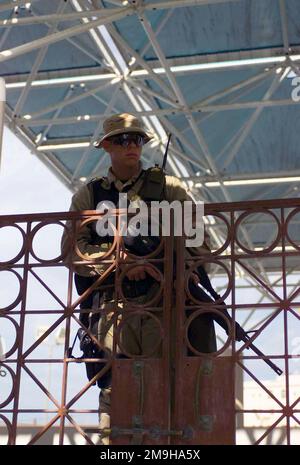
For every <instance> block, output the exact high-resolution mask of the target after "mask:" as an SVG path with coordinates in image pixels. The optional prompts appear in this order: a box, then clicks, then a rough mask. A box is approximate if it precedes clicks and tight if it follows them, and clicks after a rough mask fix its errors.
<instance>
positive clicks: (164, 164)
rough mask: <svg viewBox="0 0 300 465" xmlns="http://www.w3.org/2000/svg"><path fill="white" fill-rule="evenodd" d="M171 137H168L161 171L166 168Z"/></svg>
mask: <svg viewBox="0 0 300 465" xmlns="http://www.w3.org/2000/svg"><path fill="white" fill-rule="evenodd" d="M171 137H172V134H171V133H170V134H169V135H168V142H167V146H166V151H165V154H164V159H163V164H162V170H163V171H164V170H165V167H166V164H167V156H168V150H169V144H170V140H171Z"/></svg>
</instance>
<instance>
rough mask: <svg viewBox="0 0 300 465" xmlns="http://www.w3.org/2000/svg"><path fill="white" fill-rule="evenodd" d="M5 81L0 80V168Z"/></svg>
mask: <svg viewBox="0 0 300 465" xmlns="http://www.w3.org/2000/svg"><path fill="white" fill-rule="evenodd" d="M5 94H6V92H5V81H4V79H3V78H0V167H1V152H2V136H3V126H4V111H5V100H6V95H5Z"/></svg>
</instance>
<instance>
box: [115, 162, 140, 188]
mask: <svg viewBox="0 0 300 465" xmlns="http://www.w3.org/2000/svg"><path fill="white" fill-rule="evenodd" d="M142 171H143V164H142V162H141V161H139V170H138V172H137V173H136V174H135V175H134V176H132V177H131V178H130V179H128V180H127V181H125V182H123V181H121V180H120V179H118V178H117V176H116V175H115V174H114V173H113V172H112V168H111V167H110V168H109V170H108V172H107V177H106V181H107V185H108V188H110V186H111V184H112V183H114V184H115V186H116V188H117V189H118V191H120V192H121V191H122V190H123V189H124V188H125V187H126V186H130V185H132V184H134V183H135V181H136V180H137V178H138V177H139V176H140V174H141V172H142Z"/></svg>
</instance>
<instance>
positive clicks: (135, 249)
mask: <svg viewBox="0 0 300 465" xmlns="http://www.w3.org/2000/svg"><path fill="white" fill-rule="evenodd" d="M170 140H171V134H169V136H168V142H167V146H166V151H165V154H164V158H163V163H162V168H161V169H162V171H163V172H164V170H165V166H166V161H167V155H168V148H169V143H170ZM159 242H160V239H159V238H158V237H151V236H149V237H147V238H146V240H145V238H142V237H141V236H136V237H130V236H129V237H128V236H127V237H126V238H124V245H125V246H126V248H127V249H128V250H129V252H132V253H133V254H134V255H138V256H143V255H147V254H149V253H151V252H153V251H154V250H155V249H156V248H157V247H158V245H159ZM174 263H175V260H174ZM156 266H157V267H158V268H162V266H159V265H158V264H156ZM161 271H163V270H161ZM197 274H198V276H199V278H200V282H201V285H202V286H203V287H204V288H205V290H206V291H208V292H209V294H210V295H211V296H212V297H213V299H212V298H211V297H209V295H208V294H207V293H206V292H204V291H203V289H202V288H201V285H199V284H198V285H197V284H195V283H194V282H193V281H192V280H190V281H189V284H188V285H189V291H190V293H191V295H192V296H193V297H194V298H195V299H196V300H198V301H200V302H208V303H211V302H215V301H217V302H218V306H219V305H220V307H219V309H220V310H221V311H222V313H223V315H224V317H225V318H226V319H227V321H228V323H229V324H230V325H233V320H232V318H231V316H230V315H229V313H228V311H227V306H226V304H225V302H224V301H223V300H222V299H221V297H220V295H219V294H217V292H216V291H215V290H214V288H213V287H212V285H211V282H210V279H209V277H208V274H207V273H206V270H205V268H204V267H203V266H199V267H198V268H197ZM142 281H145V283H144V285H143V288H145V286H146V285H147V283H146V281H147V278H146V279H145V280H142ZM137 285H138V286H141V285H142V283H140V282H137ZM211 316H212V318H213V320H214V321H216V322H217V323H218V324H219V325H220V326H221V327H222V328H223V329H224V330H225V331H226V333H227V334H228V332H229V331H228V325H227V324H226V321H225V319H224V318H222V317H220V316H219V315H217V314H216V313H214V312H211ZM234 334H235V340H236V341H238V342H240V341H243V342H244V343H245V344H246V348H247V349H251V350H252V351H253V352H254V353H256V354H257V355H258V356H259V357H261V358H262V360H263V361H264V362H265V363H266V364H267V365H268V366H269V367H270V368H272V370H274V371H275V373H277V374H278V375H279V376H280V375H281V374H282V373H283V371H282V370H281V369H280V368H279V367H278V366H277V365H275V363H273V362H272V361H271V360H270V359H268V358H267V357H266V356H265V355H264V353H263V352H262V351H261V350H259V349H258V348H257V347H256V346H255V345H254V344H253V342H249V341H250V337H249V335H248V333H247V332H246V331H245V330H244V329H243V328H242V327H241V326H240V325H239V323H238V322H237V321H235V322H234Z"/></svg>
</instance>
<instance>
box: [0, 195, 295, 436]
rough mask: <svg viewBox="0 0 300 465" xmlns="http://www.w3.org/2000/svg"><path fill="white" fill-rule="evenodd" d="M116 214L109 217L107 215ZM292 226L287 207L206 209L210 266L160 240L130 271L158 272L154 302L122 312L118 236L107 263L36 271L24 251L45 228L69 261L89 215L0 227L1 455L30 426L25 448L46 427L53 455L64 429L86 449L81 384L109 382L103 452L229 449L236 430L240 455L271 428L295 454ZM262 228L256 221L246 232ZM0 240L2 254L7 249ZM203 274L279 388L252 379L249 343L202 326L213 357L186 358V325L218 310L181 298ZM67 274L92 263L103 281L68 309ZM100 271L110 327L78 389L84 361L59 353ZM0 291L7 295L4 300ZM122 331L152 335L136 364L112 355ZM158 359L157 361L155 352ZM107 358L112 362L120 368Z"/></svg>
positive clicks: (89, 413)
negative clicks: (110, 295)
mask: <svg viewBox="0 0 300 465" xmlns="http://www.w3.org/2000/svg"><path fill="white" fill-rule="evenodd" d="M119 213H120V212H118V211H115V215H117V216H118V214H119ZM298 214H300V200H298V199H288V200H274V201H260V202H241V203H231V204H221V205H220V204H211V205H206V207H205V215H206V219H207V221H206V223H207V228H208V230H209V232H210V235H211V237H212V239H213V247H212V254H211V255H209V256H199V257H197V256H193V257H192V258H187V257H186V256H185V254H184V239H183V238H174V237H169V238H167V239H163V240H162V242H161V245H160V247H159V248H158V249H157V250H156V251H155V252H154V253H152V254H150V255H149V256H147V257H141V258H139V257H132V264H131V265H130V266H136V263H138V262H140V261H141V260H142V262H143V263H145V260H146V262H147V263H148V264H149V265H150V266H152V267H156V269H157V266H158V264H161V265H162V266H161V267H160V268H159V273H160V283H159V286H158V289H157V292H156V294H155V295H154V296H153V297H152V298H151V299H150V300H149V301H148V302H147V301H146V302H143V303H138V302H132V300H130V299H127V298H126V296H125V295H124V289H123V284H122V283H123V281H124V278H125V276H126V271H124V267H122V264H123V261H122V250H123V245H122V239H121V237H120V236H119V234H118V231H116V235H115V240H114V243H113V244H112V246H111V248H110V250H109V251H107V253H106V255H105V256H104V257H102V258H101V259H99V258H98V259H93V260H89V261H88V262H87V261H86V260H84V257H81V259H78V260H77V261H76V262H75V263H74V262H73V261H72V260H71V258H68V257H67V256H65V257H62V256H61V255H60V253H58V254H57V256H56V257H54V258H52V257H51V258H49V257H48V258H41V257H40V256H38V253H37V251H36V250H35V243H41V242H43V243H44V241H42V240H41V239H40V242H39V241H38V236H39V235H40V234H41V233H42V231H43V228H46V227H52V228H53V227H57V228H62V229H65V228H67V230H68V234H69V247H70V249H69V250H71V249H72V250H75V247H76V234H77V232H76V231H78V229H77V228H78V227H82V222H90V223H91V222H94V221H97V219H98V218H99V214H97V215H96V214H95V212H88V211H87V212H82V213H81V214H79V213H73V212H72V213H48V214H31V215H10V216H2V217H0V227H1V234H3V233H4V232H5V230H6V229H5V228H8V229H7V231H10V234H11V233H12V231H16V232H17V234H19V237H20V245H19V249H18V250H17V251H16V253H15V254H14V256H13V257H9V258H5V260H2V261H1V262H0V280H1V274H2V275H3V272H5V273H6V274H5V279H2V284H1V288H2V291H3V292H2V294H3V296H4V300H5V304H4V305H3V304H2V303H1V304H0V305H1V310H0V317H1V320H0V323H1V328H2V329H0V334H1V335H2V336H3V337H4V339H5V340H7V342H6V344H5V346H6V348H5V353H4V354H2V358H1V373H3V376H2V375H1V378H0V383H1V384H2V386H3V389H1V390H0V391H1V392H2V394H1V396H0V409H1V412H0V420H1V421H2V423H4V425H5V426H6V428H7V439H8V443H9V444H18V428H20V427H23V426H24V425H26V423H27V424H28V422H29V423H32V420H33V418H35V422H36V423H37V425H38V432H37V433H36V434H34V435H33V436H32V437H31V438H30V439H29V440H28V443H29V444H36V443H37V444H42V443H43V435H45V434H46V433H47V432H49V431H50V430H51V428H55V430H56V431H58V439H57V442H58V443H59V444H64V443H65V428H68V431H70V427H71V428H73V429H74V431H76V432H77V433H78V435H79V436H80V437H82V438H83V441H86V443H87V444H94V443H95V434H96V433H97V431H98V430H97V428H98V426H97V425H98V399H97V396H98V391H99V390H98V388H97V387H95V386H94V385H93V383H94V381H97V380H98V379H100V378H101V377H102V376H104V374H105V373H106V372H107V371H108V370H110V369H111V370H112V379H113V383H112V386H113V388H112V416H111V419H112V424H111V428H110V430H109V433H110V437H111V441H112V443H113V444H125V443H126V444H127V443H131V442H133V443H145V444H170V443H172V444H203V443H205V444H209V443H210V444H226V443H227V444H232V443H235V441H236V439H235V430H236V424H237V422H238V421H239V429H240V428H241V427H243V426H244V427H245V431H247V429H249V428H251V427H253V426H254V425H255V424H257V425H260V426H259V427H260V433H259V434H258V436H257V437H256V438H255V439H254V440H253V439H252V440H251V441H252V443H257V444H260V443H264V442H266V441H267V440H268V438H269V437H270V436H271V435H272V434H273V432H274V431H276V428H278V429H280V431H282V430H284V431H285V442H286V443H287V444H294V443H299V438H298V437H296V436H295V434H294V431H295V429H297V428H298V427H299V423H300V419H299V418H300V417H299V413H300V404H299V401H300V397H298V395H297V394H295V393H293V392H292V391H293V384H292V381H293V379H294V378H295V379H296V378H297V373H298V365H297V364H298V363H299V358H300V349H299V347H298V346H299V344H298V345H297V334H298V333H297V331H298V329H297V327H298V325H299V326H300V323H299V318H300V315H299V310H298V309H299V305H300V300H299V292H300V289H299V266H300V265H299V250H300V241H299V235H298V221H297V215H298ZM253 215H255V217H254V216H253ZM263 215H265V217H266V218H267V220H266V221H260V222H259V221H257V220H259V219H260V220H262V216H263ZM254 218H255V221H253V219H254ZM66 221H67V225H66V224H65V222H66ZM80 225H81V226H80ZM253 225H255V229H254V226H253ZM12 228H13V229H12ZM54 236H55V234H54V235H53V234H48V235H47V236H45V237H47V240H49V244H50V243H51V240H52V241H53V240H54V242H56V244H59V240H58V239H55V238H54V239H53V237H54ZM55 237H58V236H57V234H56V236H55ZM0 238H4V241H5V240H6V241H7V244H9V239H7V236H4V235H2V236H0ZM174 239H176V240H174ZM7 244H6V245H7ZM3 246H5V244H4V243H2V249H3ZM49 246H50V245H49ZM57 247H58V245H57ZM4 249H5V247H4ZM174 250H175V251H176V253H175V256H176V264H175V263H174V260H173V259H174ZM66 263H67V264H68V268H66ZM126 263H128V262H126ZM205 263H206V264H208V263H210V265H211V270H210V275H211V277H212V283H213V286H214V287H215V288H216V289H217V290H218V292H219V293H220V294H221V297H222V301H223V300H224V301H225V302H226V305H227V309H228V311H229V312H230V313H231V315H232V318H233V321H235V320H237V321H238V322H239V323H240V324H241V325H242V326H244V329H245V330H253V331H255V332H253V333H250V334H249V336H250V342H254V343H255V344H256V345H257V346H259V348H260V349H261V350H262V352H263V353H264V354H265V358H268V359H269V360H272V361H273V362H274V363H275V362H276V364H277V365H279V367H280V368H281V369H282V371H283V374H282V375H281V377H280V378H279V377H278V376H277V375H276V374H274V373H273V372H272V370H271V369H270V368H269V367H267V366H266V367H265V364H264V357H260V356H258V355H257V354H255V353H253V352H251V350H249V351H248V350H247V348H248V346H249V342H246V343H243V342H242V343H238V342H236V341H235V340H234V337H232V336H233V334H234V331H233V328H231V330H230V331H229V336H227V335H226V333H225V332H224V331H223V330H222V329H221V328H219V326H218V325H217V324H216V323H215V330H216V335H217V341H218V347H217V351H216V352H214V353H201V352H198V351H197V350H195V348H194V347H193V346H192V344H191V341H190V340H189V328H190V326H191V324H192V321H194V320H195V318H196V317H197V316H199V315H204V314H207V312H210V314H211V313H216V314H218V312H220V311H222V306H221V304H220V302H219V303H218V302H215V303H210V304H208V303H203V302H198V301H197V300H196V301H195V300H194V299H190V296H189V292H188V275H189V273H190V271H191V269H192V268H195V267H196V265H199V264H205ZM79 264H81V265H83V266H88V265H92V264H94V265H99V264H100V265H101V266H102V268H103V269H102V275H101V276H100V275H99V277H98V278H97V280H96V281H95V283H94V284H93V285H92V287H90V288H89V289H88V290H87V291H85V292H84V293H83V294H82V295H81V296H78V295H77V293H76V292H75V290H74V285H73V278H74V267H76V266H78V265H79ZM174 266H176V281H175V286H174V275H173V271H174ZM45 269H47V273H48V274H47V275H46V274H45ZM112 272H114V280H115V281H114V290H115V295H114V299H115V302H114V303H113V304H112V305H113V306H112V308H111V312H112V313H114V312H115V315H116V316H117V317H116V318H114V323H113V331H114V342H113V350H112V352H110V353H108V352H105V356H103V359H101V360H99V361H102V362H103V363H104V365H103V366H102V368H101V371H100V372H99V373H98V374H97V375H96V376H95V377H94V378H93V379H92V380H90V381H89V382H86V375H85V368H84V365H83V362H84V361H85V362H87V363H88V362H89V360H88V359H81V360H78V359H76V358H72V357H70V356H69V355H70V353H69V347H70V346H71V343H72V339H73V337H74V335H75V334H76V331H77V330H78V328H80V327H82V328H84V326H83V324H82V322H81V321H80V319H79V315H80V308H79V305H80V303H81V302H83V301H84V299H86V298H87V297H88V295H90V294H91V293H92V291H93V290H94V289H97V288H98V287H99V285H101V284H103V283H104V281H105V278H106V277H107V276H109V275H111V273H112ZM10 279H12V280H15V284H16V285H17V287H18V290H17V291H16V295H15V296H14V295H13V292H14V286H15V285H13V284H11V283H10V281H9V280H10ZM11 282H12V281H11ZM53 283H55V284H53ZM38 286H39V288H38ZM46 295H47V297H45V296H46ZM48 298H49V299H51V305H50V304H49V302H48V300H47V299H48ZM44 301H45V302H46V303H45V304H44V303H43V302H44ZM32 302H33V303H34V305H33V307H31V305H32ZM120 302H122V308H121V309H120V305H119V304H120ZM34 307H35V308H34ZM36 307H37V308H36ZM104 313H105V312H104ZM132 318H137V319H139V318H140V320H143V318H145V319H146V320H147V319H148V320H149V319H150V320H151V319H152V320H153V322H154V323H155V325H156V328H157V331H156V337H157V340H156V342H154V343H153V350H150V352H149V353H141V354H131V353H128V352H126V349H124V347H122V344H121V333H122V328H123V329H124V325H126V324H130V319H132ZM42 323H47V326H48V327H47V328H46V329H45V331H44V332H43V334H40V335H39V336H38V337H37V338H36V339H35V338H34V329H35V328H36V326H37V325H38V324H42ZM6 327H7V329H6ZM61 327H63V328H64V336H65V339H64V344H63V346H60V347H59V346H55V348H54V349H53V348H52V351H51V353H50V354H49V353H48V354H47V353H46V350H48V348H46V342H47V341H49V339H50V338H51V337H52V335H53V334H54V333H55V331H57V330H58V329H59V328H61ZM229 329H230V328H229ZM13 334H14V335H15V337H13V336H12V335H13ZM90 335H91V337H92V334H90ZM120 347H121V350H120ZM157 348H160V349H159V353H157V351H156V352H155V350H156V349H157ZM120 351H121V352H123V355H125V356H123V357H121V358H120V355H119V352H120ZM90 362H92V361H91V360H90ZM47 369H48V372H47ZM49 370H51V383H52V385H51V383H50V381H49V380H50V376H49ZM241 374H243V376H244V377H246V380H245V384H244V386H245V385H247V383H248V385H249V383H250V384H251V383H252V384H251V389H252V391H253V392H254V391H255V395H253V396H252V397H251V396H249V392H250V391H251V389H250V391H249V392H248V391H247V392H245V389H243V383H242V382H241V379H240V377H241ZM129 387H130V389H129ZM254 387H255V389H254ZM252 391H251V392H252ZM237 401H238V402H237ZM45 402H46V404H47V405H46V407H45ZM91 404H92V405H91ZM124 405H126V408H124ZM266 415H267V416H268V419H267V420H266ZM45 417H46V419H45ZM49 417H50V419H49ZM251 418H252V419H253V418H254V420H251ZM238 419H239V420H238ZM251 422H252V423H251ZM261 428H263V430H262V429H261Z"/></svg>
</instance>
